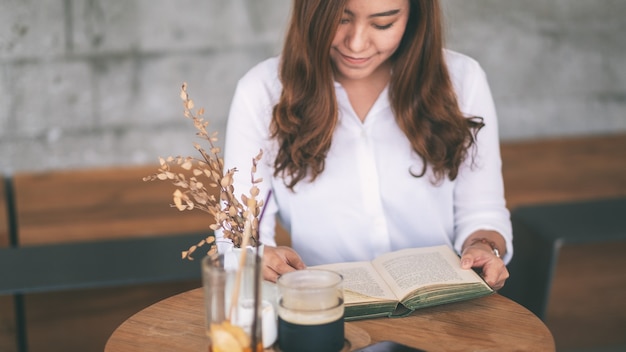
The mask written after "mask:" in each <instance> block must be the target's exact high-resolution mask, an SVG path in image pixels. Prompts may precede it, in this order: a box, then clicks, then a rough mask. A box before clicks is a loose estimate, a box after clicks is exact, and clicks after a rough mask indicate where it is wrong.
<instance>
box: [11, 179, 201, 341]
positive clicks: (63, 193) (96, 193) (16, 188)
mask: <svg viewBox="0 0 626 352" xmlns="http://www.w3.org/2000/svg"><path fill="white" fill-rule="evenodd" d="M155 170H156V167H154V168H153V167H137V168H127V169H124V168H119V169H102V170H67V171H57V172H47V173H35V174H26V173H24V174H16V175H15V176H13V177H12V178H11V177H8V176H6V177H5V179H4V183H3V188H2V195H3V196H4V197H3V198H4V200H5V202H3V204H2V208H0V210H2V209H5V210H6V211H2V212H1V213H2V216H5V217H6V222H3V224H4V223H6V224H8V226H7V229H6V230H4V231H3V232H0V278H2V279H1V280H0V295H12V296H13V299H14V307H15V324H16V327H15V329H16V331H17V334H16V335H17V336H16V337H17V346H18V349H19V351H26V350H27V336H26V325H27V324H26V321H25V303H24V295H25V294H29V293H36V292H54V291H67V290H76V289H85V288H100V287H113V286H130V285H141V284H147V283H158V282H183V281H190V280H198V281H199V280H200V276H201V275H200V265H199V261H193V262H190V261H185V260H182V259H181V255H180V252H181V251H182V250H186V249H187V248H189V246H190V245H193V244H195V243H197V242H198V241H200V240H201V239H202V238H205V237H206V236H207V234H208V233H209V232H210V230H209V229H208V221H207V215H206V214H202V213H201V212H185V213H179V212H178V211H177V210H175V209H172V208H170V207H169V205H168V204H169V203H170V202H171V192H172V191H173V188H172V186H171V185H170V184H167V183H165V182H143V181H142V177H143V176H147V175H148V174H150V173H152V172H154V171H155ZM3 244H6V245H4V246H2V245H3ZM198 256H199V257H200V256H201V255H200V253H198Z"/></svg>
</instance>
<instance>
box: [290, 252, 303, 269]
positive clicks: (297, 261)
mask: <svg viewBox="0 0 626 352" xmlns="http://www.w3.org/2000/svg"><path fill="white" fill-rule="evenodd" d="M285 261H286V262H287V264H289V266H291V267H292V268H294V269H297V270H302V269H306V264H304V262H303V261H302V258H300V256H299V255H298V253H296V252H295V251H293V250H288V251H285Z"/></svg>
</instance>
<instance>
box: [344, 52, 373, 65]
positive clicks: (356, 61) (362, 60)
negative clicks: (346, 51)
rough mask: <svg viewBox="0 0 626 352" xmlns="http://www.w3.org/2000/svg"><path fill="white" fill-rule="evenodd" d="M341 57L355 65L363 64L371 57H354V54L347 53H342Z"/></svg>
mask: <svg viewBox="0 0 626 352" xmlns="http://www.w3.org/2000/svg"><path fill="white" fill-rule="evenodd" d="M341 57H342V58H343V60H344V61H345V62H346V63H348V64H350V65H355V66H360V65H363V64H365V63H367V61H369V57H365V58H358V57H352V56H347V55H343V54H341Z"/></svg>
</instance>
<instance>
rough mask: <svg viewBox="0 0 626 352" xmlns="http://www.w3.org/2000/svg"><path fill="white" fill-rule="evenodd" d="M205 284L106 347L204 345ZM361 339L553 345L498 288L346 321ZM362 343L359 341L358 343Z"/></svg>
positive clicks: (430, 346)
mask: <svg viewBox="0 0 626 352" xmlns="http://www.w3.org/2000/svg"><path fill="white" fill-rule="evenodd" d="M204 329H205V327H204V301H203V291H202V289H201V288H198V289H194V290H191V291H187V292H184V293H181V294H178V295H175V296H172V297H170V298H167V299H164V300H162V301H160V302H158V303H155V304H153V305H151V306H149V307H147V308H145V309H144V310H142V311H140V312H138V313H136V314H135V315H133V316H132V317H130V318H129V319H127V320H126V321H125V322H124V323H122V325H120V326H119V327H118V328H117V329H116V330H115V331H114V332H113V334H112V335H111V337H110V338H109V340H108V342H107V344H106V346H105V352H135V351H137V352H139V351H151V352H157V351H177V352H185V351H190V352H191V351H193V352H198V351H206V350H207V339H206V337H205V332H204ZM346 332H347V333H348V332H351V333H352V332H355V333H357V334H360V335H363V334H365V335H366V336H365V338H367V341H364V340H363V336H359V339H360V344H361V345H363V344H364V343H366V344H369V343H374V342H378V341H383V340H393V341H397V342H400V343H403V344H405V345H409V346H413V347H417V348H421V349H423V350H425V351H429V352H431V351H513V350H515V351H544V352H550V351H555V345H554V339H553V337H552V334H551V333H550V331H549V330H548V328H547V327H546V326H545V324H544V323H543V322H542V321H541V320H540V319H539V318H537V317H536V316H535V315H534V314H532V313H531V312H530V311H529V310H527V309H526V308H524V307H522V306H521V305H519V304H517V303H515V302H513V301H511V300H510V299H508V298H506V297H503V296H500V295H498V294H494V295H490V296H487V297H482V298H477V299H473V300H469V301H464V302H457V303H451V304H445V305H440V306H436V307H430V308H424V309H420V310H417V311H415V312H413V313H412V314H411V315H409V316H407V317H403V318H377V319H368V320H359V321H352V322H347V323H346ZM356 347H359V346H356Z"/></svg>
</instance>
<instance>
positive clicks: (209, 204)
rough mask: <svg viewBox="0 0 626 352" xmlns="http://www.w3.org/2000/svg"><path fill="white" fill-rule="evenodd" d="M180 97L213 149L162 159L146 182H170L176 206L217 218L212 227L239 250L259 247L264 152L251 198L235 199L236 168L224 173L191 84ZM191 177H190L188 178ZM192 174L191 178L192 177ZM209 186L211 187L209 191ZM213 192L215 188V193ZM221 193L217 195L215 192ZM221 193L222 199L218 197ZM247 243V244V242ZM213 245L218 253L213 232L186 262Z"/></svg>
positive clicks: (211, 249) (185, 254)
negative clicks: (260, 175)
mask: <svg viewBox="0 0 626 352" xmlns="http://www.w3.org/2000/svg"><path fill="white" fill-rule="evenodd" d="M180 98H181V99H182V100H183V107H184V115H185V117H186V118H188V119H191V120H192V121H193V124H194V127H195V128H196V135H197V136H198V137H200V138H201V139H202V140H204V141H206V142H208V144H209V147H210V148H209V150H208V151H207V150H205V149H204V148H203V147H202V146H201V145H200V144H198V143H194V147H195V148H196V150H197V151H198V152H199V153H200V155H201V158H194V157H189V156H187V157H182V156H177V157H171V156H170V157H168V158H165V159H164V158H159V163H160V167H159V169H158V172H157V173H155V174H153V175H150V176H147V177H144V178H143V180H144V181H154V180H161V181H166V180H169V181H171V182H172V184H173V185H174V186H176V187H177V188H176V190H175V191H174V194H173V202H174V204H173V205H172V206H173V207H176V208H177V209H178V210H180V211H184V210H193V209H199V210H202V211H204V212H207V213H209V214H211V215H212V216H213V219H214V222H213V223H212V224H211V225H210V226H209V227H210V229H211V230H213V231H215V230H218V229H222V230H223V232H224V237H225V238H228V239H230V240H231V241H232V242H233V244H234V245H235V247H241V246H242V245H244V246H246V245H251V246H258V245H259V239H258V233H259V231H258V229H259V214H260V209H261V208H262V207H263V203H264V201H263V200H257V196H258V195H259V188H258V187H257V184H258V183H260V182H261V181H262V179H261V178H255V173H256V167H257V164H258V162H259V161H260V160H261V157H262V156H263V151H262V150H261V151H259V154H258V155H257V156H256V157H254V158H253V159H252V170H251V172H250V181H251V184H252V187H251V188H250V192H249V195H245V194H241V196H240V198H239V199H238V197H237V196H235V189H234V186H233V176H234V174H235V172H237V169H236V168H232V169H229V170H226V171H224V159H222V158H221V157H220V156H219V154H220V152H221V150H220V148H219V147H217V146H216V145H215V143H216V142H217V140H218V139H217V132H213V133H210V134H209V132H208V131H207V128H208V126H209V121H206V120H205V119H204V118H203V117H202V116H203V115H204V109H203V108H199V109H197V110H196V112H195V113H194V112H193V108H194V104H193V101H192V100H191V99H190V98H189V95H188V94H187V84H186V83H183V85H182V88H181V92H180ZM186 174H188V176H185V175H186ZM189 174H190V175H189ZM207 187H208V188H207ZM210 189H214V191H213V192H211V191H210ZM216 190H217V191H219V192H215V191H216ZM216 194H219V197H216ZM247 221H249V222H250V225H249V226H250V236H249V238H245V237H246V236H245V235H244V233H245V232H246V231H245V228H246V222H247ZM244 242H246V243H244ZM207 244H208V245H209V248H208V251H207V254H214V253H216V250H217V249H216V247H215V235H214V233H213V232H211V234H209V235H208V236H207V238H205V239H203V240H201V241H200V242H198V243H197V244H196V245H193V246H191V247H189V249H188V250H186V251H183V252H182V257H183V259H189V260H193V257H192V254H193V253H194V252H195V251H196V249H198V248H199V247H202V246H204V245H207Z"/></svg>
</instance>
